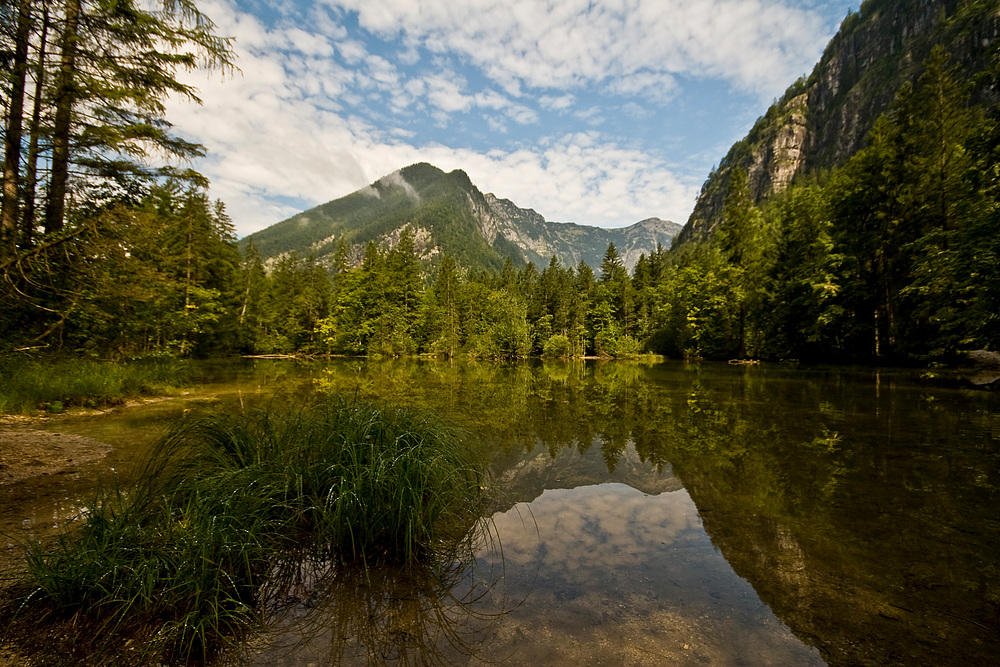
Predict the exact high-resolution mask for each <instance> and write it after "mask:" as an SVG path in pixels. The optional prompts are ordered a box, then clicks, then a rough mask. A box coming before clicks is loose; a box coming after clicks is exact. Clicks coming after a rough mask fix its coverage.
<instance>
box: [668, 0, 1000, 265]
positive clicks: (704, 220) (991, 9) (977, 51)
mask: <svg viewBox="0 0 1000 667" xmlns="http://www.w3.org/2000/svg"><path fill="white" fill-rule="evenodd" d="M998 37H1000V6H998V5H997V4H996V3H983V2H968V1H962V0H894V1H890V0H867V1H866V2H864V3H863V4H862V6H861V9H860V11H859V12H857V13H852V14H849V15H848V17H847V18H846V19H845V20H844V22H843V23H842V24H841V28H840V31H839V32H838V33H837V35H836V36H834V38H833V39H832V40H831V41H830V43H829V44H828V45H827V47H826V50H825V51H824V53H823V56H822V58H821V59H820V61H819V63H817V64H816V67H815V68H814V69H813V72H812V74H811V75H810V76H809V77H808V78H807V79H800V80H799V81H797V82H796V83H795V84H793V85H792V86H791V87H790V88H789V89H788V91H787V92H786V93H785V95H784V96H783V97H782V99H781V100H779V101H778V102H776V103H775V104H774V105H773V106H772V107H771V108H770V109H768V111H767V113H766V114H765V115H764V116H762V117H761V118H760V119H758V121H757V123H756V124H755V125H754V127H753V128H752V129H751V130H750V132H749V134H748V135H747V136H746V138H744V139H743V140H741V141H739V142H737V143H736V144H734V145H733V147H732V148H731V149H730V151H729V153H728V154H727V155H726V157H725V158H723V160H722V161H721V163H720V165H719V167H718V168H717V169H715V170H713V172H712V173H711V174H710V175H709V177H708V179H707V180H706V181H705V184H704V185H703V186H702V191H701V194H700V196H699V197H698V201H697V203H696V204H695V208H694V211H693V212H692V213H691V217H690V218H689V219H688V221H687V224H686V225H685V226H684V229H682V230H681V232H680V233H679V234H678V235H677V236H676V237H675V240H674V245H678V244H680V243H684V242H686V241H691V240H698V239H704V238H707V237H709V236H710V235H711V234H712V231H713V230H714V229H715V226H716V225H717V224H718V222H719V218H720V216H721V213H722V206H723V204H724V202H725V198H726V192H727V185H728V181H729V174H730V172H731V171H732V169H733V168H734V167H739V168H741V169H743V170H744V171H745V172H746V173H747V180H748V183H749V184H750V188H751V193H752V194H753V196H754V198H755V200H756V201H758V202H759V201H761V200H763V199H765V198H767V197H768V196H770V195H772V194H774V193H778V192H781V191H783V190H784V189H785V188H787V187H788V184H789V183H790V182H791V181H792V180H793V179H795V178H796V177H797V176H799V175H801V174H806V173H810V172H815V171H819V170H824V169H831V168H834V167H837V166H840V165H842V164H843V163H844V162H846V161H847V160H848V159H849V158H850V157H851V156H852V155H854V154H855V153H856V152H857V151H858V150H860V149H861V148H863V147H864V145H865V138H866V137H867V135H868V132H869V130H870V129H871V127H872V125H873V124H874V122H875V119H876V118H878V116H879V115H880V114H882V113H883V112H885V111H886V110H887V109H888V108H889V106H890V104H891V103H892V100H893V99H894V98H895V96H896V94H897V92H898V91H899V90H900V88H901V87H902V86H903V84H904V83H906V82H908V81H913V80H915V79H916V78H918V77H919V76H920V73H921V72H922V69H923V62H924V60H925V59H926V58H927V57H928V55H929V54H930V52H931V49H932V48H933V47H934V46H935V45H938V44H940V45H943V46H944V47H945V48H946V49H947V50H948V51H949V52H950V53H951V56H952V60H953V62H955V63H956V64H959V65H961V66H962V68H963V69H964V70H965V71H966V72H967V73H968V78H969V80H970V81H975V82H976V85H977V86H978V87H977V88H976V89H975V90H974V92H973V99H974V100H975V101H977V102H983V103H985V104H986V105H987V106H992V105H996V104H997V103H998V98H1000V91H998V90H995V89H993V88H991V87H990V85H989V84H988V83H985V82H981V81H979V80H978V79H977V78H976V77H975V74H976V73H978V72H980V71H982V70H983V69H984V68H985V67H987V66H988V65H989V62H990V58H991V57H992V54H993V51H994V50H995V43H996V41H997V38H998Z"/></svg>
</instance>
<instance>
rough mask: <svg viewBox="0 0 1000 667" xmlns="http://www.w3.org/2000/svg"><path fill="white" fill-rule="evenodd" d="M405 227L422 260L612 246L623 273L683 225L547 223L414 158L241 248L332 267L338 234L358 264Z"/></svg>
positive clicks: (544, 257) (567, 261)
mask: <svg viewBox="0 0 1000 667" xmlns="http://www.w3.org/2000/svg"><path fill="white" fill-rule="evenodd" d="M404 227H410V228H411V229H412V230H413V232H414V235H415V237H416V246H417V250H418V252H419V253H420V254H421V257H422V258H424V259H432V258H433V257H434V256H436V255H438V254H440V253H442V252H445V253H448V254H450V255H452V256H453V257H454V258H455V259H456V261H457V262H458V263H459V264H461V265H463V266H466V267H470V268H487V269H500V268H501V267H502V266H503V264H504V262H505V260H506V259H507V258H510V259H511V261H512V262H514V264H516V265H524V264H526V263H527V262H534V263H535V264H536V265H537V266H539V267H540V268H541V267H543V266H547V265H548V263H549V261H550V259H551V258H552V257H553V256H555V257H556V258H558V260H559V261H560V263H562V265H563V266H566V267H570V266H572V267H575V266H577V265H578V264H579V262H580V261H584V262H586V263H587V264H589V265H590V266H591V267H592V268H595V269H596V268H597V267H599V266H600V265H601V261H602V259H603V258H604V253H605V251H606V250H607V248H608V244H609V243H614V244H615V247H616V248H617V250H618V253H619V254H620V255H621V257H622V259H623V260H624V262H625V264H626V266H627V267H628V268H629V270H631V269H632V268H633V267H634V266H635V263H636V262H637V261H638V259H639V256H640V255H641V254H642V253H645V254H646V255H649V254H650V253H651V252H653V251H655V250H656V247H657V244H662V245H663V246H664V247H669V245H670V243H671V240H672V239H673V237H674V235H675V234H676V233H677V232H678V231H679V230H680V228H681V226H680V225H679V224H677V223H674V222H668V221H665V220H660V219H659V218H649V219H647V220H643V221H641V222H637V223H635V224H634V225H631V226H629V227H623V228H619V229H604V228H600V227H590V226H587V225H578V224H574V223H560V222H549V221H547V220H545V218H543V217H542V216H541V215H539V214H538V213H536V212H535V211H533V210H531V209H524V208H520V207H518V206H517V205H515V204H514V203H513V202H511V201H510V200H508V199H500V198H498V197H496V196H494V195H492V194H483V193H482V192H480V190H479V189H478V188H477V187H476V186H475V185H473V183H472V181H471V180H470V179H469V177H468V175H467V174H466V173H465V172H464V171H461V170H455V171H452V172H449V173H445V172H444V171H442V170H440V169H438V168H437V167H434V166H433V165H430V164H427V163H418V164H414V165H410V166H409V167H406V168H405V169H401V170H399V171H396V172H393V173H392V174H389V175H388V176H385V177H383V178H380V179H379V180H377V181H375V182H374V183H372V184H371V185H367V186H365V187H363V188H361V189H360V190H358V191H356V192H353V193H351V194H349V195H347V196H346V197H341V198H340V199H335V200H333V201H331V202H327V203H326V204H321V205H320V206H317V207H315V208H312V209H309V210H308V211H303V212H302V213H299V214H297V215H294V216H292V217H291V218H288V219H287V220H283V221H282V222H279V223H277V224H274V225H272V226H270V227H268V228H267V229H264V230H261V231H259V232H256V233H254V234H251V235H250V236H248V237H246V238H244V239H243V240H242V241H241V245H242V246H243V247H245V246H246V245H247V244H249V243H250V242H251V241H252V242H253V244H254V246H255V247H256V248H257V250H258V251H259V252H260V254H261V255H262V256H263V257H264V258H265V259H270V258H276V257H279V256H281V255H283V254H286V253H290V252H296V253H298V254H299V255H309V254H312V255H314V256H315V257H317V259H319V260H320V262H322V263H325V264H327V265H330V264H332V261H333V256H334V254H335V253H336V252H337V248H338V246H339V245H340V241H341V240H342V239H343V241H344V242H345V243H346V245H347V247H348V255H349V258H350V260H349V261H350V262H351V263H352V264H357V263H359V262H360V261H361V257H362V255H363V253H364V248H365V246H366V245H367V244H368V242H369V241H375V242H377V243H385V244H387V245H390V246H391V245H392V244H393V243H394V242H395V241H396V240H397V239H398V238H399V234H400V232H401V231H402V229H403V228H404Z"/></svg>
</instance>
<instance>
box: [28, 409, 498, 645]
mask: <svg viewBox="0 0 1000 667" xmlns="http://www.w3.org/2000/svg"><path fill="white" fill-rule="evenodd" d="M485 470H486V465H485V460H484V459H483V458H482V457H481V456H480V455H479V454H478V453H477V450H476V449H475V448H473V447H470V445H469V443H468V440H467V438H464V437H462V434H461V433H459V432H457V431H455V430H454V429H452V428H450V427H448V426H447V425H445V424H443V423H442V422H440V421H439V420H438V419H437V418H436V417H434V416H433V415H432V414H429V413H427V412H423V411H416V410H411V409H399V408H386V407H381V406H378V405H373V404H369V403H359V402H348V401H344V400H341V399H332V400H330V401H329V402H326V403H322V404H317V405H314V406H310V407H307V408H301V409H298V410H294V411H292V412H289V413H280V414H279V413H276V412H273V411H263V410H262V411H255V412H251V413H248V414H237V415H224V414H217V415H211V416H207V417H202V418H197V419H189V420H185V421H183V422H182V423H180V424H179V425H177V426H176V427H175V428H174V429H173V430H172V431H171V432H170V433H169V434H168V435H166V436H165V437H164V438H163V439H162V441H161V442H160V443H159V444H158V446H157V447H156V449H155V452H154V454H153V455H152V457H151V458H150V460H149V462H148V463H147V465H145V467H143V468H142V469H141V472H139V473H138V475H137V478H136V479H135V480H134V482H133V483H131V484H129V485H127V486H122V487H121V488H119V489H116V490H114V491H109V492H106V493H103V494H101V497H100V498H98V500H97V501H96V502H95V503H93V505H92V506H91V507H90V509H89V511H88V513H87V515H86V519H85V521H84V522H83V523H82V525H81V526H80V527H79V528H78V529H76V530H75V531H74V532H72V533H69V534H66V535H64V536H62V537H60V538H59V539H58V540H56V541H55V542H54V543H51V544H44V545H43V544H39V543H36V544H33V545H31V547H30V548H29V550H28V554H27V556H28V559H27V560H28V568H27V573H28V574H27V577H26V578H25V580H24V583H23V584H22V588H23V595H22V597H21V599H22V600H24V601H25V602H24V604H23V606H22V607H21V609H20V610H19V611H18V612H17V613H16V614H14V618H13V620H14V622H15V623H14V626H15V627H20V628H24V627H39V626H40V625H48V626H51V627H59V626H60V624H62V626H65V625H67V622H70V621H71V623H70V624H71V625H72V626H73V628H74V632H76V633H80V634H82V636H83V637H85V638H86V639H87V642H89V645H82V644H80V643H77V644H75V645H74V648H75V649H76V650H78V651H80V652H81V654H82V655H84V656H86V655H106V654H108V653H109V652H111V653H112V654H114V655H115V656H116V660H119V659H121V660H123V659H124V657H123V656H120V655H118V652H119V651H120V648H121V646H122V645H123V643H124V642H125V641H126V640H127V639H133V638H134V639H136V640H139V639H140V638H141V642H142V646H143V650H142V651H141V653H142V659H143V660H152V661H154V662H155V661H157V660H167V661H180V662H185V661H188V660H192V659H196V660H205V659H207V658H209V657H211V656H212V655H214V654H215V653H216V652H217V651H218V650H220V649H222V648H225V647H226V646H229V645H231V644H232V643H233V642H235V641H237V640H238V639H239V638H240V637H241V636H243V635H245V634H246V632H247V630H248V629H249V628H251V627H252V626H253V624H254V623H255V622H256V620H257V619H259V617H260V616H259V614H260V612H261V610H262V609H265V608H266V607H267V606H268V605H269V604H270V603H271V601H272V600H273V598H274V597H275V596H279V595H281V594H282V591H283V589H285V588H286V587H287V586H286V584H287V583H289V582H291V581H292V580H293V579H294V577H295V576H296V573H298V572H299V571H300V566H301V563H302V562H313V563H317V564H321V567H334V568H336V567H338V565H343V564H352V565H356V564H360V565H361V566H362V567H364V568H368V567H373V566H378V565H379V564H383V563H386V564H393V565H394V566H403V567H406V566H407V565H410V564H426V563H427V562H429V561H433V560H434V559H435V558H439V557H445V558H450V557H453V556H454V554H455V549H456V548H461V545H462V544H468V540H469V536H470V535H471V534H472V533H473V532H474V528H475V527H476V525H477V524H478V523H479V521H480V516H481V512H482V509H483V504H484V502H485V496H486V494H485V491H486V483H485V474H486V473H485ZM63 631H65V627H63ZM81 659H82V658H81Z"/></svg>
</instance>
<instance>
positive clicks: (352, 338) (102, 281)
mask: <svg viewBox="0 0 1000 667" xmlns="http://www.w3.org/2000/svg"><path fill="white" fill-rule="evenodd" d="M0 28H2V30H0V47H2V48H0V52H2V53H0V55H2V56H3V57H2V58H0V73H2V75H3V78H2V81H0V83H2V84H3V85H2V87H0V93H2V102H3V106H4V144H5V167H4V172H3V193H2V194H3V197H2V207H0V208H2V210H0V351H10V350H17V349H25V348H45V349H48V350H63V351H74V352H84V353H91V354H93V355H100V356H112V357H122V356H145V355H151V354H154V355H155V354H169V355H178V356H186V355H199V356H203V355H209V354H228V353H249V354H273V353H308V354H357V355H362V354H367V355H373V354H380V355H388V356H396V355H400V356H401V355H412V354H433V355H447V356H454V355H459V354H464V355H469V356H473V357H479V358H521V357H525V356H530V355H543V356H552V357H571V356H572V357H579V356H612V357H629V356H635V355H638V354H642V353H646V352H651V353H658V354H664V355H668V356H673V357H703V358H716V359H733V358H763V359H788V358H795V359H803V360H815V359H822V360H831V361H906V360H913V359H916V360H921V361H930V360H948V359H949V358H953V357H955V356H956V355H958V354H959V353H961V352H963V351H967V350H972V349H979V348H982V349H991V350H996V349H998V348H1000V166H998V165H1000V115H998V113H997V111H996V105H995V104H994V105H993V106H992V107H990V108H991V109H992V111H990V112H987V111H985V110H984V109H983V108H982V107H980V106H977V105H973V104H970V103H969V91H970V89H971V86H970V85H969V82H966V81H963V80H962V78H961V75H960V70H959V69H957V68H951V67H950V66H949V59H948V56H947V54H945V53H944V52H943V51H941V50H940V49H938V50H935V51H934V52H933V55H932V56H931V58H930V59H929V61H928V62H927V63H926V66H925V73H924V74H923V76H922V77H921V78H920V79H919V80H918V81H916V82H914V83H913V84H910V85H907V86H905V87H904V88H903V90H902V92H901V93H900V94H899V96H898V98H897V99H896V101H895V103H894V104H893V106H892V108H891V109H890V110H889V111H888V112H887V113H886V114H885V115H884V116H883V117H882V118H880V119H879V121H878V122H877V123H876V124H875V127H874V129H873V130H872V132H871V134H870V136H869V138H868V142H867V147H866V148H865V149H864V150H862V151H860V152H859V153H857V154H856V155H855V156H854V157H853V158H852V159H851V160H849V161H848V162H847V163H846V164H845V165H843V166H842V167H841V168H839V169H837V170H835V171H832V172H828V173H817V174H813V175H812V176H811V177H810V178H809V179H808V180H807V181H799V182H796V183H795V184H793V185H792V186H791V187H789V188H788V189H787V190H786V191H785V192H783V193H780V194H778V195H774V196H772V197H770V198H769V199H768V200H766V201H765V202H764V203H763V204H761V205H755V204H754V202H753V199H752V198H751V196H750V193H749V191H748V187H747V182H746V176H745V174H743V173H742V172H741V171H740V170H739V169H736V168H733V167H731V166H730V165H727V164H723V165H721V166H720V172H722V173H726V172H727V173H728V178H729V187H728V192H729V194H728V197H727V199H726V202H725V206H724V207H723V215H722V219H721V222H720V223H719V225H718V227H717V229H715V230H714V233H713V234H712V237H711V240H710V241H706V242H702V243H698V244H694V243H686V244H682V245H679V246H678V247H676V248H673V249H671V250H669V251H667V250H664V249H662V248H657V249H656V250H655V251H654V252H652V253H651V254H650V255H648V256H643V257H641V258H640V260H639V261H638V263H637V264H636V266H635V267H634V269H633V271H632V273H631V275H630V274H629V272H628V271H627V270H626V268H625V266H624V263H623V261H622V258H621V257H620V256H619V254H618V252H617V249H616V248H615V247H614V246H613V245H610V246H609V247H608V249H607V252H606V253H605V256H604V260H603V262H602V264H601V266H600V267H596V268H592V267H590V266H588V265H587V264H585V263H580V264H579V265H578V266H575V267H572V266H562V265H561V264H560V263H559V262H558V261H556V260H555V259H553V260H552V261H551V262H550V263H549V264H548V266H546V267H542V268H541V270H539V267H536V266H535V265H533V264H528V265H526V266H524V267H515V266H514V265H513V264H512V263H511V262H509V261H508V262H507V263H506V265H504V266H503V267H502V269H500V270H487V269H468V268H464V267H462V266H460V264H459V262H458V261H457V259H458V258H454V257H448V256H442V255H438V256H435V257H433V258H432V259H431V260H430V261H427V260H426V259H421V258H419V257H418V255H417V252H416V250H415V248H414V239H413V236H412V232H411V231H410V230H409V228H405V229H404V231H403V232H402V233H401V235H400V237H399V239H398V241H397V242H396V243H395V244H393V245H392V247H391V248H385V247H381V246H379V245H378V244H376V243H374V242H372V243H369V244H368V245H367V247H366V249H365V251H364V254H363V260H362V261H361V262H360V264H359V265H357V266H351V265H349V264H348V257H349V256H350V253H349V252H348V248H347V247H346V246H343V245H342V246H341V248H340V252H339V253H338V254H337V256H336V258H335V260H334V262H333V264H332V265H321V264H320V263H319V262H317V261H316V260H315V259H312V258H308V257H297V256H295V255H288V256H283V257H279V258H276V259H272V260H269V261H268V262H267V263H265V262H264V260H263V258H262V257H261V256H260V254H259V253H258V252H257V251H256V250H255V249H254V248H253V246H252V245H248V246H247V250H246V252H245V254H243V255H241V253H240V251H239V250H238V248H237V244H236V239H235V234H234V231H233V226H232V224H231V222H230V220H229V219H228V216H227V215H226V213H225V209H224V207H223V205H222V204H221V203H219V202H212V201H210V200H209V198H208V196H207V194H206V192H205V182H204V179H201V178H200V177H199V176H198V175H197V174H193V173H187V172H183V173H182V172H179V171H177V170H174V169H171V168H168V167H158V168H153V167H150V166H148V163H149V161H150V157H151V156H152V155H162V154H168V155H175V156H179V157H185V156H191V155H196V154H198V153H199V151H200V147H198V146H195V145H192V144H189V143H187V142H184V141H183V140H182V139H179V138H177V137H174V136H173V135H172V134H170V126H169V123H167V122H166V120H165V119H164V118H163V117H162V111H163V100H164V99H165V96H166V95H167V94H170V93H180V94H182V95H186V96H188V97H191V98H195V91H194V90H192V89H190V88H187V87H186V86H184V85H183V84H181V83H179V82H178V81H177V80H176V79H174V78H173V74H174V72H175V71H176V69H177V68H185V67H193V66H196V65H209V66H218V65H221V66H223V67H225V66H226V65H227V64H228V63H229V58H230V52H229V50H228V49H229V44H228V42H226V41H225V40H220V39H218V38H216V37H214V36H213V35H212V31H211V30H212V26H211V23H210V22H209V21H208V20H207V19H206V18H205V17H204V16H203V15H201V14H199V13H198V12H197V10H196V8H195V7H194V6H193V5H192V4H190V3H187V2H170V3H167V4H166V5H165V7H164V9H163V11H157V12H146V11H143V10H141V9H140V8H138V7H137V6H136V5H134V4H132V3H130V2H128V1H126V0H120V1H119V2H116V3H110V4H108V3H96V2H86V1H84V0H44V1H42V2H36V1H34V0H32V1H28V0H21V1H19V2H17V3H6V4H4V5H3V9H2V11H0ZM167 45H170V46H169V47H168V46H167ZM185 49H188V50H187V51H186V50H185ZM139 54H142V55H141V56H140V55H139ZM998 72H1000V66H997V65H996V64H995V65H994V67H993V68H992V69H991V70H988V71H987V76H989V77H991V80H990V81H986V82H977V89H978V90H981V91H982V90H986V91H990V90H992V91H996V90H1000V74H998ZM67 114H68V118H69V120H68V121H67V119H66V116H67ZM67 123H68V124H67Z"/></svg>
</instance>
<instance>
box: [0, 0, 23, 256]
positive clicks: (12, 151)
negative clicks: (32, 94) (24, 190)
mask: <svg viewBox="0 0 1000 667" xmlns="http://www.w3.org/2000/svg"><path fill="white" fill-rule="evenodd" d="M30 32H31V5H30V2H29V0H20V2H19V3H18V8H17V31H16V35H15V37H14V66H13V68H12V69H11V85H10V109H9V116H8V118H7V132H6V137H5V141H4V143H5V146H4V161H3V203H2V205H0V238H2V239H3V241H4V246H5V247H6V246H8V245H9V244H10V243H11V242H16V239H17V228H18V219H17V217H18V216H17V214H18V209H19V208H20V206H19V204H20V197H19V195H20V175H21V133H22V128H23V123H24V119H23V114H24V88H25V80H26V79H27V75H28V37H29V35H30Z"/></svg>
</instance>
